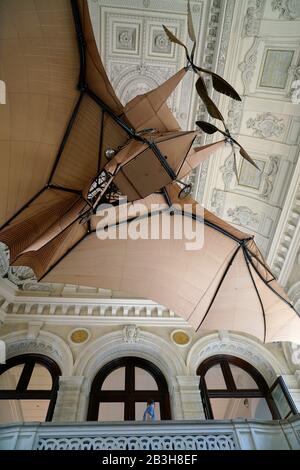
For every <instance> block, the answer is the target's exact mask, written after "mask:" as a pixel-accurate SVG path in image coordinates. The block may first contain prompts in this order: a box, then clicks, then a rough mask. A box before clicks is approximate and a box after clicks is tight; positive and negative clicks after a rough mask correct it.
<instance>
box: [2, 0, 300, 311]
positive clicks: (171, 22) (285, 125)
mask: <svg viewBox="0 0 300 470" xmlns="http://www.w3.org/2000/svg"><path fill="white" fill-rule="evenodd" d="M297 5H298V3H297V2H295V1H294V0H242V1H241V0H195V1H191V8H192V13H193V18H194V24H195V26H196V30H197V35H198V48H197V51H196V60H195V62H196V63H199V64H202V65H203V66H205V67H206V68H211V69H212V70H214V71H217V72H218V73H219V74H220V75H222V76H223V77H224V78H225V79H226V80H228V81H229V82H230V83H231V84H232V85H233V86H234V87H235V88H236V89H237V90H238V92H239V94H240V95H241V97H242V103H239V102H235V101H233V100H229V99H228V98H227V97H223V96H222V97H220V95H219V94H218V93H216V92H214V93H213V95H212V96H213V99H214V101H215V102H218V103H219V107H220V110H221V111H222V114H223V115H224V116H227V121H228V126H229V128H230V130H231V132H232V133H233V134H235V135H237V136H238V139H239V141H240V142H241V144H242V145H244V146H245V148H247V150H248V152H249V154H250V155H251V156H252V157H253V158H254V159H255V161H256V162H257V165H258V166H259V167H260V168H261V171H260V172H258V171H257V170H255V169H253V167H251V166H250V165H248V164H247V163H246V162H242V161H240V162H239V182H237V181H236V178H235V175H234V170H233V157H232V155H231V150H230V148H228V149H227V148H225V150H222V151H220V152H219V153H218V154H217V155H215V156H214V158H212V159H211V160H210V161H208V162H205V163H204V164H203V165H202V166H201V167H200V168H199V169H198V170H197V171H196V172H195V173H194V174H193V175H192V178H191V182H192V184H193V192H194V197H195V198H196V199H198V200H200V201H202V202H203V203H204V205H205V206H206V207H207V208H208V209H210V210H212V211H214V212H215V213H217V214H218V215H219V216H221V217H222V218H224V219H225V220H228V221H229V222H230V223H232V224H234V225H236V226H237V227H241V228H242V229H243V230H246V231H249V232H251V233H254V234H255V237H256V241H257V243H258V244H259V246H260V248H261V250H262V252H263V253H264V255H265V256H267V257H268V261H269V263H270V265H271V267H272V268H273V270H274V272H275V274H276V275H277V276H278V277H279V280H280V281H281V283H282V284H283V285H284V287H285V288H286V289H287V290H290V291H291V293H292V295H293V300H294V301H295V302H297V301H298V300H299V301H300V287H298V288H297V286H298V284H299V283H300V262H299V259H300V256H299V249H300V223H299V219H300V161H299V145H300V141H299V140H300V139H299V134H300V132H299V131H300V105H299V104H295V103H294V102H293V101H295V100H294V97H295V91H294V94H293V89H292V86H293V83H294V81H295V80H298V79H300V9H299V8H298V6H297ZM89 7H90V12H91V17H92V22H93V27H94V31H95V36H96V40H97V42H98V45H99V47H100V52H101V56H102V58H103V61H104V64H105V67H106V70H107V72H108V75H109V77H110V79H111V81H112V84H113V86H114V88H115V90H116V92H117V94H118V95H119V97H120V99H121V101H122V102H124V103H125V102H127V101H128V100H130V99H131V98H132V97H133V96H135V95H136V94H139V93H143V92H145V91H147V90H149V89H151V88H153V87H155V86H157V85H158V84H160V83H162V82H163V81H164V80H165V79H166V78H168V77H169V76H171V75H172V74H173V73H174V72H175V71H176V70H178V69H179V68H180V67H182V65H184V63H185V61H184V54H183V50H182V48H180V47H177V46H176V47H175V46H174V44H172V45H171V44H170V43H169V42H168V40H167V38H166V36H165V34H164V32H163V29H162V26H161V25H162V24H165V25H166V26H168V28H169V29H171V30H173V32H175V33H176V34H177V36H178V37H179V38H180V39H181V40H182V41H183V42H184V43H188V38H187V28H186V1H184V0H126V1H125V0H89ZM100 45H101V46H100ZM193 80H194V76H193V75H192V74H187V77H186V78H185V80H184V81H183V83H182V85H181V86H180V87H179V88H178V89H177V91H176V93H175V94H174V96H172V98H171V99H170V102H169V105H170V106H171V108H172V110H173V112H174V113H175V115H176V117H177V119H178V120H179V122H180V124H181V126H182V127H183V128H189V129H192V128H194V123H195V121H196V120H197V119H204V120H207V119H208V117H207V114H206V111H205V108H204V106H203V104H202V103H201V102H200V99H199V98H198V97H197V95H196V94H195V87H194V86H193ZM208 85H209V84H208ZM203 140H204V141H207V142H209V141H210V140H211V137H210V136H208V137H205V138H204V139H203ZM5 256H6V255H5V253H4V250H3V249H2V251H1V248H0V271H1V273H2V275H3V274H6V275H8V277H9V279H10V280H11V281H12V282H15V283H16V284H18V285H20V286H21V287H22V286H23V289H24V290H28V289H29V290H33V289H39V290H46V291H47V290H48V291H50V290H51V289H52V287H51V286H42V285H40V286H37V285H36V283H34V282H33V281H32V278H31V273H29V272H28V270H27V271H26V269H25V268H24V269H23V268H21V270H17V269H15V268H14V270H13V269H12V268H10V269H9V270H8V267H7V261H5V259H6V258H5ZM5 266H6V267H5ZM23 281H24V282H23ZM56 289H57V287H56ZM59 289H62V286H60V288H59ZM75 289H78V288H75V287H72V286H66V287H65V288H64V290H63V291H62V292H63V293H68V292H74V290H75ZM86 292H87V293H90V295H104V294H105V295H106V294H108V293H107V292H105V293H104V291H103V292H102V291H101V292H94V290H90V291H88V290H87V291H86ZM295 293H297V294H295Z"/></svg>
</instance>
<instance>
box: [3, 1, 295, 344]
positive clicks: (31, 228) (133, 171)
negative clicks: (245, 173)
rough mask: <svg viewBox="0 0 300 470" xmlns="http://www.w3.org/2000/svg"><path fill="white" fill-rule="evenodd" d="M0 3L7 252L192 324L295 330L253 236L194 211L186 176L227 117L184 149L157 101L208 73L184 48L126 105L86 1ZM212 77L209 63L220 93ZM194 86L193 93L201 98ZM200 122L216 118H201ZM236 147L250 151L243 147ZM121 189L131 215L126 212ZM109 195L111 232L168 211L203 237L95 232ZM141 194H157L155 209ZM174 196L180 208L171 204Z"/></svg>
mask: <svg viewBox="0 0 300 470" xmlns="http://www.w3.org/2000/svg"><path fill="white" fill-rule="evenodd" d="M0 10H2V11H0V18H1V20H0V21H1V22H2V23H3V25H0V27H1V31H2V34H1V39H0V41H1V50H2V51H4V53H3V54H2V65H1V71H2V73H3V77H2V78H3V80H4V81H5V82H6V86H7V104H6V105H5V106H1V107H0V113H1V114H0V119H1V135H0V152H1V153H0V155H1V160H0V164H1V172H0V216H1V223H2V227H1V230H0V241H1V242H3V243H5V244H6V245H7V246H8V247H9V251H10V264H11V265H12V266H20V265H25V266H30V267H31V268H32V269H33V271H34V272H35V274H36V276H37V278H38V279H39V280H40V279H43V280H45V281H46V282H58V283H68V284H70V283H71V284H79V285H88V286H98V287H103V288H110V289H114V290H120V291H127V292H129V293H131V294H133V295H136V296H144V297H147V298H150V299H152V300H155V301H157V302H159V303H161V304H163V305H165V306H166V307H168V308H171V309H172V310H173V311H175V313H177V314H179V315H181V316H183V317H184V318H186V319H187V320H188V321H189V322H190V323H191V325H193V326H194V327H195V329H199V328H200V327H201V328H208V329H231V330H238V331H246V332H247V333H249V334H252V335H255V336H257V337H258V338H260V339H261V340H262V341H279V340H291V341H296V342H300V321H299V318H298V315H297V313H296V312H295V311H294V309H293V307H292V305H291V304H290V302H289V300H288V299H287V297H286V295H285V293H284V292H283V290H282V289H281V288H280V287H279V285H278V284H277V282H276V280H275V278H274V276H273V275H272V273H271V272H270V270H269V268H268V267H267V266H266V263H265V262H264V260H263V257H262V256H261V254H260V252H259V250H258V248H257V247H256V245H255V243H254V241H253V237H252V236H249V235H247V234H244V233H242V232H240V231H239V230H237V229H235V228H233V227H231V226H230V225H229V224H227V223H226V222H224V221H222V220H221V219H219V218H218V217H216V216H215V215H213V214H211V213H210V212H208V211H206V210H204V213H203V209H202V208H201V206H200V205H199V204H198V203H196V202H195V201H193V200H192V199H191V198H190V197H189V186H188V185H187V184H186V183H185V182H183V179H184V178H185V177H186V176H187V175H188V174H189V172H190V171H191V170H192V169H193V168H195V167H196V166H198V165H199V163H201V162H202V161H203V160H204V159H205V158H208V157H209V156H210V155H211V154H213V153H214V152H215V151H217V150H218V149H219V148H220V147H222V146H223V145H226V142H229V143H230V144H231V145H236V144H237V142H236V141H233V139H232V138H231V136H230V134H229V133H228V130H227V129H226V126H225V129H224V131H222V133H223V134H224V139H223V140H221V141H219V142H216V143H213V144H210V145H207V146H204V147H200V148H194V147H193V142H194V139H195V137H196V135H197V132H196V131H191V132H184V131H182V130H180V128H179V125H178V123H177V121H176V119H175V118H174V116H173V115H172V113H171V111H170V110H169V108H168V106H167V104H166V101H167V98H168V97H169V96H170V94H171V93H172V91H173V90H174V89H175V87H176V86H177V84H178V83H179V82H180V80H181V79H182V78H183V76H184V75H185V74H186V73H187V71H188V70H189V69H190V68H191V66H192V68H193V70H194V71H197V73H202V72H204V73H206V72H207V73H208V71H203V69H202V71H201V70H200V67H198V68H197V67H196V66H195V65H194V64H193V53H192V54H191V60H189V63H188V64H187V67H185V68H184V69H182V70H180V71H179V72H178V73H177V74H175V75H174V76H173V77H171V78H170V79H169V80H167V81H166V82H165V83H163V84H162V85H160V86H159V87H158V88H156V89H155V90H153V91H150V92H149V93H146V94H144V95H141V96H137V97H136V98H134V99H133V100H132V101H130V102H129V103H128V104H127V105H126V106H125V107H124V106H122V105H121V103H120V102H119V100H118V98H117V97H116V95H115V93H114V90H113V89H112V87H111V85H110V83H109V80H108V78H107V76H106V73H105V70H104V68H103V65H102V63H101V59H100V57H99V53H98V50H97V47H96V43H95V41H94V36H93V31H92V27H91V23H90V18H89V12H88V6H87V2H86V1H85V0H78V1H76V0H72V1H69V0H48V1H45V0H44V1H41V2H39V1H37V2H34V4H33V3H32V2H29V1H26V0H24V2H21V3H20V2H19V1H17V0H11V1H9V2H1V3H0ZM25 17H26V21H23V19H24V18H25ZM189 18H190V16H189ZM189 21H191V20H190V19H189ZM28 24H29V25H30V28H27V25H28ZM189 30H190V33H191V26H189ZM171 39H172V38H171ZM175 39H176V38H175ZM45 51H47V53H46V52H45ZM198 69H199V70H198ZM78 76H79V79H78ZM198 80H199V79H198ZM222 80H223V79H221V77H218V76H217V75H215V74H214V75H213V83H214V85H215V87H216V89H218V88H219V91H224V92H225V91H226V90H228V86H229V85H228V84H226V82H225V81H224V80H223V81H222ZM197 83H198V85H197V89H199V90H200V85H201V83H200V85H199V82H197ZM220 83H222V87H225V89H224V88H222V87H221V88H220ZM224 84H225V85H224ZM226 87H227V88H226ZM205 93H206V92H205V91H203V89H202V91H201V93H199V94H200V97H201V98H202V99H203V101H204V103H205V104H208V103H209V101H208V95H207V96H206V94H205ZM233 98H235V96H233ZM208 108H209V109H210V114H212V111H211V110H212V108H213V106H212V105H211V104H210V105H209V106H208ZM213 109H215V108H213ZM214 112H216V111H214ZM223 122H224V121H223ZM199 127H200V128H201V127H202V128H203V129H204V131H206V132H211V133H212V132H215V130H217V128H215V127H214V126H213V125H212V124H210V123H204V124H203V123H199ZM237 145H239V144H237ZM241 156H242V157H244V158H246V159H248V160H249V159H250V157H249V156H248V154H247V153H246V152H245V151H244V152H243V151H242V152H241ZM250 160H251V159H250ZM251 163H253V162H252V161H251ZM125 196H126V197H127V202H126V204H127V207H128V209H130V210H129V212H128V213H130V216H129V217H127V218H125V219H124V218H122V217H123V215H122V214H123V212H121V211H119V208H121V205H120V204H121V202H124V198H125ZM107 202H109V203H112V204H115V205H116V212H117V213H118V220H117V221H115V222H114V223H113V224H111V225H110V224H108V225H107V224H106V225H105V226H103V230H106V231H107V232H108V233H109V231H110V230H115V229H116V227H120V226H121V224H123V225H124V223H126V227H127V228H126V230H127V229H128V230H129V229H130V226H131V224H133V223H136V221H138V222H139V223H140V224H141V226H143V225H144V226H145V225H146V224H148V223H149V221H151V223H154V224H156V223H157V224H158V223H159V222H160V221H161V220H164V221H169V220H170V219H171V218H172V222H173V227H175V228H176V225H178V226H179V225H180V224H181V223H182V218H183V217H190V218H191V219H192V221H193V225H194V226H196V225H197V224H201V225H202V226H203V228H204V247H203V248H202V249H201V250H198V251H196V252H195V251H187V250H186V249H185V242H186V241H187V240H188V239H189V234H184V235H183V237H182V239H180V240H178V239H176V237H175V236H174V233H173V232H172V233H171V239H169V240H163V239H159V240H153V239H150V240H131V239H130V237H127V238H126V239H118V238H117V239H116V240H111V239H109V237H108V238H107V239H105V240H99V238H98V237H97V236H96V227H98V229H99V218H100V220H101V205H102V204H103V203H107ZM138 202H143V207H144V212H142V213H141V210H140V208H139V210H137V205H138V204H137V203H138ZM151 203H155V204H157V205H158V207H159V211H158V212H156V213H155V214H154V213H151V211H150V206H151ZM185 203H188V204H190V209H189V212H188V213H186V212H185V213H184V214H182V212H181V211H180V210H178V207H179V208H180V207H183V204H185ZM174 204H176V207H177V209H176V210H175V209H173V207H174ZM175 228H174V230H175ZM192 228H193V227H192ZM100 229H101V224H100Z"/></svg>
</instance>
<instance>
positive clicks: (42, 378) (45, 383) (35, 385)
mask: <svg viewBox="0 0 300 470" xmlns="http://www.w3.org/2000/svg"><path fill="white" fill-rule="evenodd" d="M51 388H52V377H51V374H50V372H49V371H48V369H46V367H44V366H42V365H41V364H35V366H34V369H33V372H32V374H31V377H30V380H29V384H28V387H27V390H51Z"/></svg>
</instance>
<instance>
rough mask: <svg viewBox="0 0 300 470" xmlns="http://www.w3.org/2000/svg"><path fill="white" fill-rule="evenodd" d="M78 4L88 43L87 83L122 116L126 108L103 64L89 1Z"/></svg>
mask: <svg viewBox="0 0 300 470" xmlns="http://www.w3.org/2000/svg"><path fill="white" fill-rule="evenodd" d="M51 1H52V0H51ZM78 4H79V8H80V13H81V21H82V28H83V32H84V38H85V42H86V81H87V83H88V85H89V88H90V89H91V90H92V91H93V92H94V93H95V94H96V95H97V96H98V97H99V98H100V99H101V100H102V101H103V102H104V103H105V104H107V105H108V106H109V107H110V109H111V110H112V111H114V112H115V113H116V114H122V113H123V111H124V108H123V106H122V104H121V103H120V101H119V99H118V98H117V95H116V94H115V92H114V89H113V87H112V86H111V83H110V81H109V79H108V77H107V75H106V72H105V69H104V67H103V64H102V62H101V58H100V55H99V52H98V48H97V44H96V42H95V38H94V33H93V28H92V24H91V20H90V15H89V9H88V4H87V1H86V0H79V1H78Z"/></svg>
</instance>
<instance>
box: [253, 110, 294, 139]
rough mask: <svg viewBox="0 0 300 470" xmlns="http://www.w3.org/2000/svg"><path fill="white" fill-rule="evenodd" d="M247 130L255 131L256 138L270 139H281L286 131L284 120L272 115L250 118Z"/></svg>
mask: <svg viewBox="0 0 300 470" xmlns="http://www.w3.org/2000/svg"><path fill="white" fill-rule="evenodd" d="M246 125H247V128H248V129H252V130H253V135H254V136H255V137H261V138H263V139H270V138H271V137H280V136H281V135H282V134H283V133H284V131H285V125H284V122H283V119H280V118H278V117H277V116H274V114H272V113H262V114H258V115H257V116H256V117H255V118H254V119H253V118H249V119H248V121H247V122H246Z"/></svg>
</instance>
